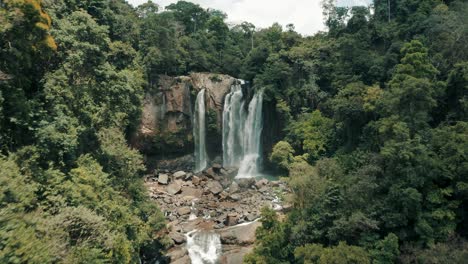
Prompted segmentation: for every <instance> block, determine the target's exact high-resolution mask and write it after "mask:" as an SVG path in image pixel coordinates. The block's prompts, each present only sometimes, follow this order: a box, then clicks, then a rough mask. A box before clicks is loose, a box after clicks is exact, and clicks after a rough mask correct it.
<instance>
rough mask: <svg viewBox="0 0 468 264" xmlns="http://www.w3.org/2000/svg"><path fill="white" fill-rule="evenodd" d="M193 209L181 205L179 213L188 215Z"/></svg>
mask: <svg viewBox="0 0 468 264" xmlns="http://www.w3.org/2000/svg"><path fill="white" fill-rule="evenodd" d="M190 212H191V210H190V207H187V206H185V207H180V208H179V209H177V213H178V214H179V215H180V216H182V215H188V214H190Z"/></svg>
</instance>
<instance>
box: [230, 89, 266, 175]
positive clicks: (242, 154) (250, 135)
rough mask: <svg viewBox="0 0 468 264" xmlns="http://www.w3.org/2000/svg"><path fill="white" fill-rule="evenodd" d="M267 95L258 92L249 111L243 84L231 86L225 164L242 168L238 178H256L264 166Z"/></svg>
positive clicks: (251, 102)
mask: <svg viewBox="0 0 468 264" xmlns="http://www.w3.org/2000/svg"><path fill="white" fill-rule="evenodd" d="M262 105H263V93H262V92H258V93H256V94H255V95H254V97H253V98H252V101H250V104H249V107H248V109H246V108H245V98H244V95H243V93H242V87H241V85H240V84H235V85H233V86H231V92H230V93H229V94H228V95H227V96H226V99H225V101H224V110H223V165H224V166H225V167H239V172H238V174H237V178H250V177H255V176H256V175H258V173H259V167H260V163H261V155H260V153H261V134H262V129H263V120H262Z"/></svg>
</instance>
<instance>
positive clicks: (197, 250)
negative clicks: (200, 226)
mask: <svg viewBox="0 0 468 264" xmlns="http://www.w3.org/2000/svg"><path fill="white" fill-rule="evenodd" d="M185 236H186V238H187V250H188V252H189V256H190V260H191V261H192V264H215V263H217V261H218V258H219V256H220V255H221V251H222V245H221V239H220V236H219V234H216V233H215V232H212V231H211V232H210V231H198V230H193V231H191V232H189V233H187V234H186V235H185Z"/></svg>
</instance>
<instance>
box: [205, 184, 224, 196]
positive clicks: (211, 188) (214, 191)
mask: <svg viewBox="0 0 468 264" xmlns="http://www.w3.org/2000/svg"><path fill="white" fill-rule="evenodd" d="M206 187H207V188H208V190H209V191H210V192H211V193H212V194H215V195H216V194H218V193H221V192H222V191H223V186H221V184H220V183H219V182H218V181H209V182H208V183H207V185H206Z"/></svg>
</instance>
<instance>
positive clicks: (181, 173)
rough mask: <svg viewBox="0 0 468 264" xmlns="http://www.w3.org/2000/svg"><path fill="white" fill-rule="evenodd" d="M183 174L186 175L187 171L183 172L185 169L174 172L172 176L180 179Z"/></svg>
mask: <svg viewBox="0 0 468 264" xmlns="http://www.w3.org/2000/svg"><path fill="white" fill-rule="evenodd" d="M185 175H187V173H185V171H178V172H176V173H174V174H173V175H172V176H174V178H176V179H180V178H182V177H185Z"/></svg>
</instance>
